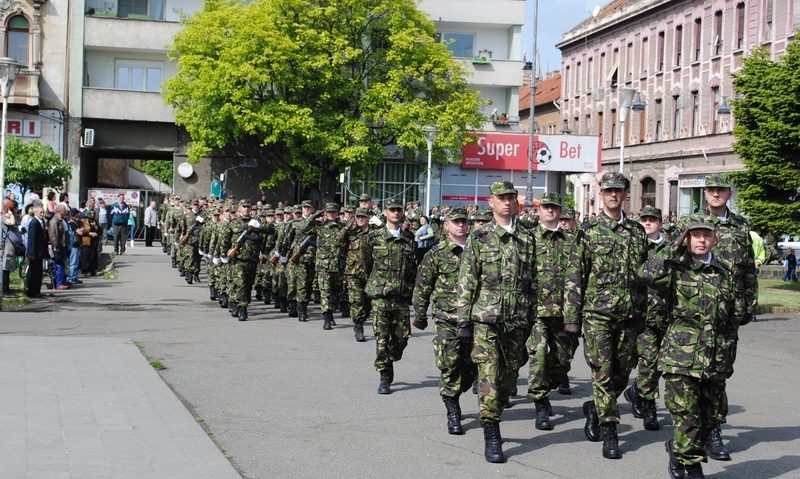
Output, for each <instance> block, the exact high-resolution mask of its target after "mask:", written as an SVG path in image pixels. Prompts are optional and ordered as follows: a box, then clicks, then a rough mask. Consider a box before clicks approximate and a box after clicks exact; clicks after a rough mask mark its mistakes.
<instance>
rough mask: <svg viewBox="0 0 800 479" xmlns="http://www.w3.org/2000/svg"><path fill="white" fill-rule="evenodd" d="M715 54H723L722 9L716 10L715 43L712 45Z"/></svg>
mask: <svg viewBox="0 0 800 479" xmlns="http://www.w3.org/2000/svg"><path fill="white" fill-rule="evenodd" d="M711 51H712V52H714V55H715V56H716V55H722V10H717V11H716V12H714V43H713V44H712V45H711Z"/></svg>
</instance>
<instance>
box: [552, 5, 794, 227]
mask: <svg viewBox="0 0 800 479" xmlns="http://www.w3.org/2000/svg"><path fill="white" fill-rule="evenodd" d="M798 27H800V1H798V0H614V1H612V2H611V3H609V4H607V5H606V6H604V7H602V8H601V9H600V10H599V12H598V14H597V15H596V16H594V17H592V18H589V19H586V20H585V21H583V22H582V23H580V24H579V25H577V26H576V27H575V28H573V29H572V30H570V31H568V32H566V33H565V34H564V36H563V38H562V40H561V41H560V42H559V43H558V45H557V46H558V48H559V49H560V50H561V52H562V70H561V71H562V102H561V104H562V119H563V121H564V122H565V123H566V122H568V123H569V125H570V128H571V129H572V131H573V132H574V133H575V134H595V135H601V136H602V147H603V163H604V169H606V170H616V169H618V168H619V166H618V165H619V158H620V145H621V144H623V143H624V160H625V166H624V171H625V173H626V174H627V175H628V176H629V178H631V192H630V198H629V205H628V207H629V210H630V211H638V210H639V209H641V208H642V207H643V206H645V205H655V206H657V207H659V208H661V209H662V211H663V212H664V214H665V215H666V214H668V212H675V213H677V214H678V215H685V214H689V213H691V212H693V211H695V210H697V209H702V208H704V207H705V204H704V198H703V195H702V188H703V186H704V182H705V178H706V176H707V175H708V174H710V173H714V172H726V171H734V170H739V169H741V168H742V167H743V165H742V161H741V159H740V158H739V157H738V156H737V155H736V154H735V153H734V152H733V149H732V147H731V145H732V142H733V135H732V134H731V131H732V126H733V125H732V122H733V120H734V119H733V115H730V114H724V110H723V114H720V108H719V107H720V106H722V105H723V103H726V102H727V99H728V98H735V96H736V92H735V91H734V90H733V86H732V78H731V73H734V72H736V71H737V70H739V69H740V68H741V67H742V62H743V60H744V58H745V57H746V56H747V55H748V53H749V52H751V51H752V50H753V49H754V48H756V47H761V46H763V47H765V48H768V49H769V50H770V52H771V55H772V57H773V58H778V57H779V56H780V55H781V54H782V53H783V52H784V51H785V48H786V44H787V43H788V42H789V41H791V40H792V39H793V38H794V34H795V33H794V32H795V31H796V30H797V28H798ZM627 88H629V89H634V90H636V92H637V94H636V96H635V98H634V101H637V103H638V100H641V102H643V103H645V104H646V106H645V107H644V109H643V110H642V111H630V112H629V115H628V117H627V121H626V122H625V133H624V137H623V136H622V135H621V128H620V127H621V124H620V120H621V113H622V108H625V106H624V105H623V104H622V102H621V99H620V93H621V91H622V90H623V89H627ZM597 176H598V175H591V174H582V175H572V176H570V181H571V182H572V184H573V186H574V189H575V194H576V206H577V208H578V209H579V211H580V212H582V213H583V214H588V213H591V212H597V211H598V210H599V208H600V204H599V195H597V192H598V190H597V181H596V180H597ZM734 207H735V191H734Z"/></svg>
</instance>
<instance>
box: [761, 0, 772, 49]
mask: <svg viewBox="0 0 800 479" xmlns="http://www.w3.org/2000/svg"><path fill="white" fill-rule="evenodd" d="M772 14H773V1H772V0H765V5H764V37H763V38H764V41H765V42H771V41H772Z"/></svg>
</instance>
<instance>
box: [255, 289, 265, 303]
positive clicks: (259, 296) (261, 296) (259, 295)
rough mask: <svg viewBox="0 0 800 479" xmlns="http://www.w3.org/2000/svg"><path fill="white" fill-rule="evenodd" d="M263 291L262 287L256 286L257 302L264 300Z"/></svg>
mask: <svg viewBox="0 0 800 479" xmlns="http://www.w3.org/2000/svg"><path fill="white" fill-rule="evenodd" d="M262 291H263V289H262V288H261V286H256V301H261V300H262V299H264V295H263V294H262Z"/></svg>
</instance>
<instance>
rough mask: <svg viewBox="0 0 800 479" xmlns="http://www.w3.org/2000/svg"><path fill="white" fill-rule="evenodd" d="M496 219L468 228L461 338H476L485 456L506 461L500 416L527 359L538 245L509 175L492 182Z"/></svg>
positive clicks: (462, 273)
mask: <svg viewBox="0 0 800 479" xmlns="http://www.w3.org/2000/svg"><path fill="white" fill-rule="evenodd" d="M489 191H490V193H491V196H490V197H489V207H490V208H491V209H492V214H493V217H492V221H490V222H489V223H487V224H485V225H483V226H482V227H481V228H479V229H477V230H474V231H473V232H472V233H470V235H469V237H468V239H467V244H466V249H465V250H464V253H463V256H462V258H461V266H460V267H459V273H458V278H459V282H458V303H457V308H458V311H457V314H458V329H457V334H458V337H459V338H463V340H464V341H470V338H472V341H473V346H472V353H471V357H472V361H473V362H474V363H476V364H477V365H478V402H479V410H480V422H481V426H482V427H483V437H484V453H483V454H484V458H485V459H486V461H488V462H495V463H496V462H506V456H505V454H504V453H503V449H502V446H501V437H500V416H501V414H502V413H503V409H504V408H505V407H506V405H508V404H509V398H510V396H511V394H512V391H513V389H514V388H515V387H516V382H517V376H518V372H519V368H521V367H522V366H523V365H524V364H525V362H526V361H527V360H528V354H527V351H526V349H525V340H526V338H527V337H528V335H529V334H530V320H531V319H532V317H533V308H534V306H535V305H536V245H535V240H534V237H533V235H532V234H530V231H529V230H528V229H527V228H525V227H522V226H520V225H519V224H518V222H517V221H516V218H515V217H514V212H515V211H516V202H517V190H516V189H515V188H514V184H513V183H511V182H510V181H497V182H494V183H492V185H491V186H490V187H489Z"/></svg>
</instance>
